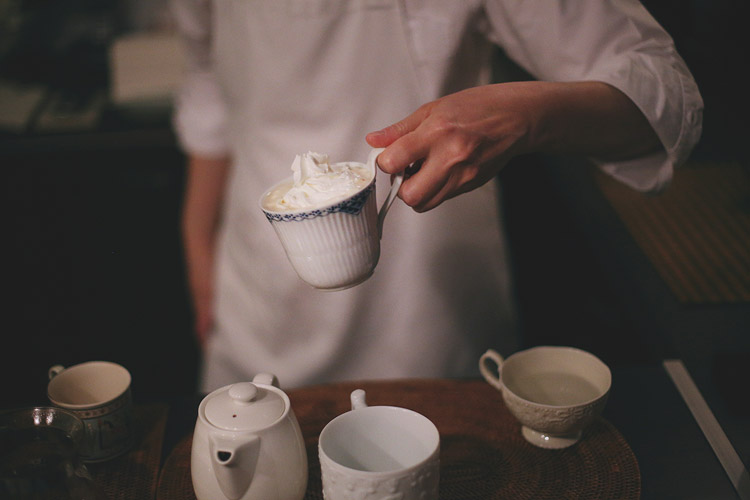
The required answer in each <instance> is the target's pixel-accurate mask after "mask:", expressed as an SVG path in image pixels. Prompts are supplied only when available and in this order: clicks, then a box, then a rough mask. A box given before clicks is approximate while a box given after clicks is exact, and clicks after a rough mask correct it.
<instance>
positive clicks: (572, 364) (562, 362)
mask: <svg viewBox="0 0 750 500" xmlns="http://www.w3.org/2000/svg"><path fill="white" fill-rule="evenodd" d="M493 364H494V365H496V370H494V369H493V368H495V367H492V365H493ZM479 370H480V372H481V373H482V376H483V377H484V378H485V379H486V380H487V382H489V383H490V384H492V385H493V386H495V387H496V388H497V389H499V390H500V391H501V392H502V396H503V401H504V402H505V406H506V407H507V408H508V410H509V411H510V412H511V413H512V414H513V416H514V417H516V419H518V421H519V422H520V423H521V433H522V435H523V437H524V438H525V439H526V440H527V441H528V442H529V443H531V444H533V445H535V446H538V447H540V448H552V449H557V448H566V447H568V446H571V445H573V444H575V443H576V442H578V440H579V439H580V438H581V435H582V431H583V429H584V428H585V427H586V426H587V425H588V424H589V423H590V422H591V421H592V420H593V419H594V418H595V417H596V416H598V415H600V414H601V412H602V410H603V409H604V405H605V404H606V401H607V396H608V394H609V389H610V386H611V385H612V374H611V372H610V370H609V367H608V366H607V365H606V364H604V363H603V362H602V361H601V360H600V359H599V358H597V357H596V356H594V355H593V354H591V353H589V352H586V351H583V350H581V349H576V348H574V347H561V346H540V347H533V348H531V349H527V350H525V351H520V352H517V353H515V354H513V355H511V356H509V357H508V358H507V359H503V357H502V356H501V355H500V354H499V353H497V352H496V351H493V350H492V349H490V350H488V351H487V352H486V353H484V354H483V355H482V356H481V358H480V359H479Z"/></svg>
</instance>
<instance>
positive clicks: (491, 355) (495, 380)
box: [479, 349, 504, 390]
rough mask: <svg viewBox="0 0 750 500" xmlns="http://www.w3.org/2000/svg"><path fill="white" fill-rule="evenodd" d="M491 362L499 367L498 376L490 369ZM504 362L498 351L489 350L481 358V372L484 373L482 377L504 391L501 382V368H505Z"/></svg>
mask: <svg viewBox="0 0 750 500" xmlns="http://www.w3.org/2000/svg"><path fill="white" fill-rule="evenodd" d="M490 361H494V362H495V364H496V365H497V370H496V371H497V376H495V374H494V373H493V372H492V371H491V369H490V367H489V362H490ZM503 362H504V360H503V357H502V356H501V355H500V354H499V353H498V352H497V351H494V350H492V349H488V350H487V352H485V353H484V354H482V356H481V357H480V358H479V371H480V372H481V373H482V376H483V377H484V379H485V380H486V381H487V382H489V383H490V384H491V385H493V386H495V387H496V388H498V389H500V390H502V389H503V384H502V382H501V381H500V367H501V366H503Z"/></svg>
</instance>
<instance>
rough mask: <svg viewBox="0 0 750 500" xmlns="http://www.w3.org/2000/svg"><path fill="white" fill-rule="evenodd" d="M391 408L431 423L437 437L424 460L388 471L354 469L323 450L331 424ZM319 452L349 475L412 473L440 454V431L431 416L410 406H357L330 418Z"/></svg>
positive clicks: (321, 456)
mask: <svg viewBox="0 0 750 500" xmlns="http://www.w3.org/2000/svg"><path fill="white" fill-rule="evenodd" d="M384 408H385V409H389V411H390V410H397V411H401V412H405V413H408V414H410V415H413V416H416V417H420V418H421V419H423V420H424V422H425V423H429V425H430V427H429V429H430V431H431V432H434V438H435V441H436V442H435V446H434V447H433V449H432V450H431V451H430V453H429V454H427V456H425V457H424V458H423V459H422V460H420V461H418V462H417V463H415V464H412V465H410V466H408V467H404V468H401V469H396V470H388V471H366V470H361V469H354V468H352V467H347V466H346V465H342V464H341V463H339V462H337V461H336V460H334V459H333V458H331V457H330V456H329V455H328V454H327V453H326V452H325V451H324V450H323V439H324V437H325V434H326V431H328V433H330V432H332V431H331V430H330V429H331V427H330V425H331V424H333V423H334V422H336V421H340V420H341V419H344V418H352V417H351V416H349V415H351V414H352V413H355V412H372V411H383V409H384ZM318 454H319V455H320V457H319V458H320V459H321V461H322V460H325V461H326V462H327V463H328V464H329V465H330V466H332V467H335V468H336V469H338V470H341V471H344V472H346V474H348V475H354V476H360V477H362V478H373V477H387V476H400V475H403V474H408V473H411V472H412V471H414V470H417V469H419V468H421V467H423V466H424V465H425V464H427V463H429V462H431V461H433V460H434V459H436V458H437V457H438V456H439V454H440V431H438V428H437V427H436V426H435V423H434V422H433V421H432V420H430V419H429V418H427V417H425V416H424V415H422V414H421V413H419V412H417V411H414V410H411V409H409V408H403V407H400V406H390V405H373V406H366V407H364V408H357V409H356V410H350V411H347V412H344V413H342V414H341V415H338V416H337V417H335V418H333V419H332V420H330V421H329V422H328V423H327V424H326V425H325V427H323V430H322V431H321V432H320V435H319V437H318Z"/></svg>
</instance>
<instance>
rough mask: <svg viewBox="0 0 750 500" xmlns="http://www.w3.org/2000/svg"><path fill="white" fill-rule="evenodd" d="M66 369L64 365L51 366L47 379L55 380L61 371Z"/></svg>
mask: <svg viewBox="0 0 750 500" xmlns="http://www.w3.org/2000/svg"><path fill="white" fill-rule="evenodd" d="M64 369H65V367H64V366H63V365H55V366H51V367H50V369H49V370H47V377H49V379H50V380H52V379H53V378H55V377H56V376H57V375H59V374H60V372H61V371H63V370H64Z"/></svg>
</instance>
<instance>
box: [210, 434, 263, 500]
mask: <svg viewBox="0 0 750 500" xmlns="http://www.w3.org/2000/svg"><path fill="white" fill-rule="evenodd" d="M209 447H210V452H211V464H212V465H213V469H214V475H215V476H216V481H217V482H218V483H219V488H221V491H222V493H224V495H225V496H226V497H227V498H228V499H229V500H239V499H240V498H242V496H243V495H244V494H245V492H246V491H247V489H248V488H249V487H250V484H251V483H252V481H253V476H254V475H255V466H256V465H257V463H258V455H259V452H260V438H259V437H258V436H251V437H250V438H248V439H245V440H243V441H242V442H241V443H238V442H237V441H236V440H234V439H231V438H230V437H223V436H221V435H216V434H214V435H211V436H210V438H209Z"/></svg>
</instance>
